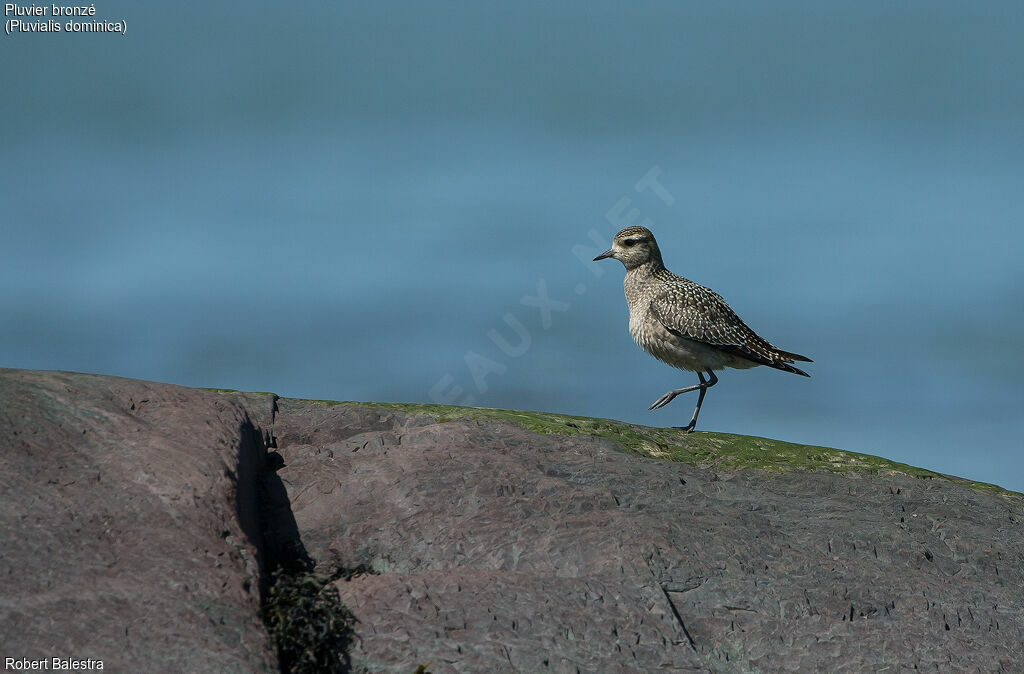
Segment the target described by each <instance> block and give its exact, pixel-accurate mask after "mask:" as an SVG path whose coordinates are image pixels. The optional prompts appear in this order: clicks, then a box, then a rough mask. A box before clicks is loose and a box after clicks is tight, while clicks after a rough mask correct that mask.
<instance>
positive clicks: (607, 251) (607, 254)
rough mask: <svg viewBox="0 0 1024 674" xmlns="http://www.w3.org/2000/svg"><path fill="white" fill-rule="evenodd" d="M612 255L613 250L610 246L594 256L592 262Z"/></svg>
mask: <svg viewBox="0 0 1024 674" xmlns="http://www.w3.org/2000/svg"><path fill="white" fill-rule="evenodd" d="M613 255H615V251H614V250H612V249H611V248H609V249H608V250H606V251H605V252H603V253H601V254H600V255H598V256H597V257H595V258H594V262H597V261H598V260H603V259H605V258H606V257H612V256H613Z"/></svg>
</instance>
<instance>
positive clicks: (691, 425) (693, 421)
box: [679, 370, 718, 433]
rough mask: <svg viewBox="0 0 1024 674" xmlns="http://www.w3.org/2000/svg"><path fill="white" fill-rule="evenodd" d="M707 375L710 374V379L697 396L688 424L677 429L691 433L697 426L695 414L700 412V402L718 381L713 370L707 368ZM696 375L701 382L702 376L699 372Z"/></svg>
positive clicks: (702, 380)
mask: <svg viewBox="0 0 1024 674" xmlns="http://www.w3.org/2000/svg"><path fill="white" fill-rule="evenodd" d="M708 375H710V377H711V379H710V380H709V381H708V383H707V386H704V387H703V388H701V390H700V395H699V396H697V406H696V407H695V408H693V418H692V419H690V423H689V424H687V425H686V426H685V427H683V428H680V429H679V430H681V431H686V432H687V433H693V429H694V428H696V427H697V415H698V414H700V404H701V403H702V402H704V394H705V393H707V392H708V389H709V388H711V387H712V386H714V385H715V384H717V383H718V377H716V376H715V373H714V371H712V370H708ZM697 376H698V377H700V383H701V384H703V383H704V377H701V374H700V372H698V373H697Z"/></svg>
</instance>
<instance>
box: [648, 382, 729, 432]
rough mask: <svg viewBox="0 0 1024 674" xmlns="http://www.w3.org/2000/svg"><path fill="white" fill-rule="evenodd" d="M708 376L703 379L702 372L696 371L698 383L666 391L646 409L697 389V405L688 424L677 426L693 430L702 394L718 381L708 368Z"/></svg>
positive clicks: (661, 404) (682, 429)
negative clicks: (698, 392)
mask: <svg viewBox="0 0 1024 674" xmlns="http://www.w3.org/2000/svg"><path fill="white" fill-rule="evenodd" d="M708 376H709V377H710V379H709V380H707V381H705V379H704V374H703V373H701V372H698V373H697V378H698V379H700V384H697V385H696V386H687V387H686V388H677V389H673V390H671V391H669V392H668V393H666V394H665V395H663V396H661V397H660V398H658V399H657V400H655V401H654V404H653V405H651V406H650V407H649V408H647V409H651V410H656V409H658V408H661V407H664V406H665V405H668V404H669V403H670V402H672V400H673V399H675V397H676V396H677V395H680V394H682V393H689V392H690V391H698V390H699V391H700V395H699V396H698V397H697V407H696V408H695V409H694V410H693V418H692V419H690V423H689V424H688V425H686V426H682V427H678V428H679V430H681V431H687V432H691V431H693V429H694V428H695V427H696V426H697V415H698V414H700V406H701V403H703V402H704V394H705V393H707V390H708V389H709V388H711V387H712V386H714V385H715V384H717V383H718V377H717V376H716V375H715V373H714V372H713V371H712V370H708Z"/></svg>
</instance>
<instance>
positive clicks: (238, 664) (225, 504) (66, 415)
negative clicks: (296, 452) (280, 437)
mask: <svg viewBox="0 0 1024 674" xmlns="http://www.w3.org/2000/svg"><path fill="white" fill-rule="evenodd" d="M257 445H258V443H257V442H255V441H254V438H253V432H252V426H251V424H250V423H249V421H248V418H247V415H246V411H245V409H244V408H243V407H242V406H241V405H239V404H237V403H235V402H233V401H231V400H227V399H225V398H224V397H223V396H218V395H216V394H213V393H208V392H204V391H195V390H192V389H187V388H182V387H178V386H168V385H165V384H152V383H149V382H142V381H135V380H130V379H120V378H117V377H98V376H90V375H80V374H69V373H59V372H30V371H18V370H0V504H2V507H0V581H2V583H3V591H2V592H0V656H2V657H4V658H8V657H12V658H16V659H18V660H20V659H23V658H27V659H29V660H39V659H47V660H48V661H49V659H50V658H53V657H60V658H65V659H66V658H73V659H76V660H87V659H89V658H93V659H97V660H102V661H103V665H104V670H105V671H111V670H112V671H115V672H196V671H208V672H209V671H220V672H251V671H276V670H277V659H276V657H275V655H274V652H273V645H272V644H271V643H270V641H269V639H268V638H267V633H266V630H265V629H264V627H263V624H262V621H261V619H260V614H259V568H258V564H257V557H256V555H257V546H256V545H255V544H254V543H252V542H251V541H250V536H258V534H259V527H258V522H257V520H256V519H255V492H254V489H253V488H254V485H255V480H254V476H255V474H256V472H257V471H256V469H255V462H256V461H257V460H258V452H259V451H261V450H260V449H259V447H258V446H257ZM240 482H241V487H242V488H241V489H239V486H240ZM243 522H245V523H246V526H245V527H243ZM244 529H249V531H248V532H247V531H245V530H244ZM50 664H51V665H52V661H50ZM51 668H52V667H51Z"/></svg>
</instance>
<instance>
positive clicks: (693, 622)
mask: <svg viewBox="0 0 1024 674" xmlns="http://www.w3.org/2000/svg"><path fill="white" fill-rule="evenodd" d="M0 405H2V407H0V452H2V453H0V476H2V477H0V498H2V499H3V504H4V508H3V509H0V543H2V547H0V574H2V577H3V579H4V582H5V591H4V593H3V595H2V599H0V602H2V604H0V606H2V612H0V656H14V657H29V658H32V657H49V656H53V655H61V656H64V657H71V656H73V657H81V658H84V657H94V658H104V659H105V663H107V664H106V666H107V669H110V668H112V667H113V669H114V671H170V670H172V669H173V670H176V671H250V670H256V671H260V670H262V671H266V670H269V669H273V668H275V667H276V666H277V663H276V658H275V656H274V653H273V647H272V646H271V645H270V643H269V640H268V638H267V635H266V632H265V630H264V629H263V628H262V625H261V623H260V617H259V610H258V609H259V597H258V591H259V582H258V573H259V568H258V566H257V564H258V563H259V562H260V561H261V560H262V562H263V563H264V564H265V563H266V560H267V559H272V558H274V557H279V556H281V555H282V554H284V553H283V552H282V551H288V550H302V551H304V553H305V554H306V555H308V557H309V558H310V559H311V560H313V561H314V562H315V563H316V564H317V570H318V571H319V570H323V571H325V572H326V573H328V574H330V575H333V576H334V577H335V578H336V580H334V581H333V582H334V585H335V586H336V587H337V589H338V591H339V593H340V594H341V597H342V600H343V602H344V603H345V604H346V605H347V606H348V607H349V609H351V611H352V612H353V613H354V615H355V617H356V618H357V620H358V622H357V623H356V625H355V633H356V639H355V641H354V643H353V645H352V647H351V650H350V653H349V656H350V661H351V665H352V667H353V668H354V669H356V670H369V671H387V672H412V671H413V670H415V669H416V668H417V667H418V666H420V665H425V664H427V663H429V665H430V666H429V669H430V671H432V672H436V673H440V672H456V671H460V672H461V671H469V672H477V671H523V672H537V671H551V672H576V671H583V672H616V671H649V670H658V671H726V672H727V671H807V672H814V671H851V672H853V671H857V672H859V671H878V670H883V669H884V668H886V667H888V668H889V669H888V670H887V671H902V670H913V669H927V670H940V671H949V670H956V671H1014V670H1016V669H1017V668H1018V667H1019V663H1020V662H1022V661H1024V597H1022V593H1021V591H1020V588H1021V586H1022V585H1024V530H1022V528H1021V522H1022V519H1024V499H1022V497H1021V495H1018V494H1009V493H1005V492H994V491H992V492H986V491H979V490H976V489H972V488H970V487H969V486H968V485H963V484H958V483H956V482H951V481H946V480H939V479H920V478H918V477H912V476H910V475H904V474H898V473H885V472H861V473H852V474H846V475H840V474H836V473H833V472H828V471H813V472H808V471H797V472H788V473H787V472H781V473H778V472H776V473H768V472H765V471H762V470H730V471H724V470H716V469H715V468H714V462H713V461H712V462H705V463H708V465H704V467H697V466H692V465H687V464H685V463H679V462H671V461H666V460H663V459H657V458H652V457H650V456H642V455H640V454H637V453H635V452H632V453H631V452H627V451H623V450H622V448H621V447H620V446H619V445H618V444H616V443H615V442H613V441H612V440H610V439H607V438H602V437H595V436H593V435H588V434H586V433H578V434H576V435H568V434H565V435H563V434H538V433H535V432H532V431H529V430H527V429H526V428H524V427H523V426H522V425H519V424H515V423H509V422H506V421H500V420H495V419H486V418H484V419H480V418H477V419H473V418H461V419H458V418H456V419H449V420H447V421H444V422H439V421H438V419H437V417H436V416H429V415H423V414H412V413H408V412H406V411H402V410H401V409H395V408H390V407H387V406H374V405H359V404H324V403H319V402H314V401H299V400H289V399H277V398H276V397H275V396H272V395H269V394H239V393H213V392H206V391H196V390H191V389H184V388H180V387H175V386H168V385H163V384H151V383H147V382H137V381H131V380H124V379H118V378H113V377H96V376H90V375H72V374H67V373H49V372H47V373H40V372H26V371H13V370H0ZM565 425H566V426H567V427H572V428H578V426H576V425H575V422H573V421H571V420H567V421H566V422H565ZM630 428H637V427H630ZM641 430H642V429H641ZM83 431H84V433H83ZM567 432H568V431H567ZM710 435H711V434H696V435H695V436H686V437H681V438H680V440H679V442H681V443H686V442H698V441H700V438H701V436H704V437H705V438H707V437H708V436H710ZM261 437H265V438H274V439H276V451H277V452H279V453H280V455H281V457H283V460H284V465H283V466H282V467H279V468H278V469H277V472H276V475H275V474H274V473H271V472H269V470H267V471H264V470H263V466H264V451H265V450H264V449H263V447H262V444H261V443H260V441H259V439H260V438H261ZM721 437H723V438H724V437H726V436H721ZM722 442H728V440H723V441H722ZM765 442H769V441H765ZM655 449H657V448H655ZM653 453H658V452H657V451H653ZM272 467H276V466H272ZM257 499H259V500H260V501H261V504H260V505H257V504H256V501H257ZM357 569H369V570H370V572H369V573H356V574H354V575H352V574H351V572H352V571H353V570H357ZM345 578H348V580H346V579H345Z"/></svg>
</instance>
